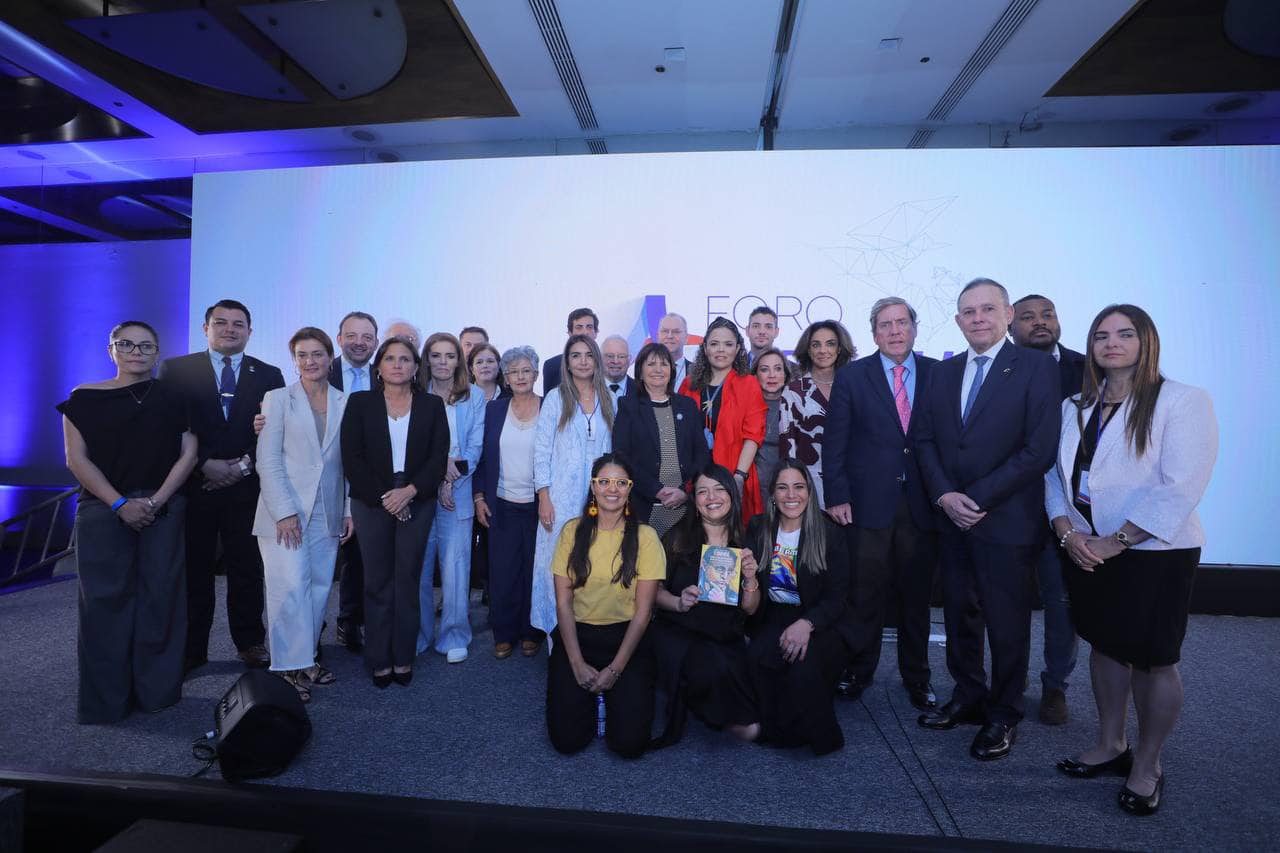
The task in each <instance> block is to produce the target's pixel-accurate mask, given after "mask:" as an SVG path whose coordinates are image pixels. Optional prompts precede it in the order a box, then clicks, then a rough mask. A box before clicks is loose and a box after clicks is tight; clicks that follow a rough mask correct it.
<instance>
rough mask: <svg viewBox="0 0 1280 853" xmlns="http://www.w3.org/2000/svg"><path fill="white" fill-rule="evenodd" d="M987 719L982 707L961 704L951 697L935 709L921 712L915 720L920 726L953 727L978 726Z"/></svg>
mask: <svg viewBox="0 0 1280 853" xmlns="http://www.w3.org/2000/svg"><path fill="white" fill-rule="evenodd" d="M986 721H987V718H986V715H985V714H983V713H982V709H981V708H978V707H975V706H973V705H961V704H960V703H959V702H957V701H956V700H954V699H952V700H951V701H950V702H948V703H947V704H945V705H943V706H942V707H941V708H938V709H937V710H935V711H930V712H929V713H927V714H921V715H920V717H919V719H917V720H916V722H917V723H919V724H920V726H921V728H926V729H938V730H944V729H954V728H955V727H956V726H980V725H982V724H983V723H985V722H986Z"/></svg>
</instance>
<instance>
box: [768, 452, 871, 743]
mask: <svg viewBox="0 0 1280 853" xmlns="http://www.w3.org/2000/svg"><path fill="white" fill-rule="evenodd" d="M770 495H771V498H772V499H771V500H770V501H769V502H768V503H767V504H765V511H764V513H763V514H762V515H757V516H756V517H755V518H753V519H751V524H750V526H749V527H748V529H747V541H748V542H749V543H750V544H751V548H752V550H753V551H754V552H755V558H756V561H757V562H758V563H759V564H760V566H761V572H760V575H761V577H760V587H761V589H760V595H759V596H757V597H756V600H757V602H758V604H757V606H756V607H754V608H751V609H750V610H749V612H751V613H752V619H751V625H750V632H751V646H750V648H749V650H748V652H747V658H748V662H749V666H750V672H751V677H752V680H753V682H754V684H755V688H756V698H757V699H758V701H759V702H760V717H761V720H760V722H761V732H760V739H761V740H762V741H764V742H767V743H776V744H778V745H781V746H801V745H803V744H808V745H809V747H810V748H811V749H813V751H814V754H816V755H823V754H825V753H828V752H832V751H834V750H837V749H840V748H841V747H842V746H844V734H843V733H842V732H841V731H840V723H839V722H838V721H837V720H836V714H835V707H834V706H833V704H832V692H833V689H834V687H835V683H836V679H838V678H839V676H840V670H841V668H842V667H843V666H844V662H845V661H846V660H847V659H848V657H849V651H848V646H847V645H846V643H845V640H844V638H843V637H842V636H841V635H840V631H839V628H840V622H841V617H842V616H843V615H844V608H845V596H846V594H847V592H848V589H849V554H848V550H847V549H846V547H845V537H844V536H843V535H842V534H841V532H840V531H839V530H838V529H837V528H836V527H835V525H834V524H833V523H832V522H831V521H830V520H829V519H828V518H827V516H826V513H824V512H823V511H822V510H821V509H820V508H819V507H818V499H817V495H816V494H815V493H814V490H813V481H812V480H811V479H810V478H809V471H808V469H807V468H806V467H805V466H804V465H802V464H801V463H800V462H798V461H796V460H795V459H784V460H782V461H781V462H780V463H779V464H778V471H777V473H775V474H774V476H773V484H772V488H771V489H770Z"/></svg>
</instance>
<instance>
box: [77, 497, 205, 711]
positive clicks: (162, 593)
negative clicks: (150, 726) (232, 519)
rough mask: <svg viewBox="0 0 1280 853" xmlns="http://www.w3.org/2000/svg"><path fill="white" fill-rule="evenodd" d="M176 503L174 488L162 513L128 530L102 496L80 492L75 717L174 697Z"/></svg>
mask: <svg viewBox="0 0 1280 853" xmlns="http://www.w3.org/2000/svg"><path fill="white" fill-rule="evenodd" d="M142 494H150V492H145V493H142ZM129 497H141V494H130V495H129ZM184 503H185V499H184V498H183V497H182V496H181V495H174V496H173V497H172V498H171V499H170V500H169V503H168V504H167V506H168V512H167V513H166V514H165V516H163V517H162V518H159V519H157V520H156V521H155V522H154V523H153V524H151V525H150V526H149V527H145V528H143V529H142V530H141V531H140V532H135V531H134V530H131V529H130V528H129V527H127V526H125V525H124V524H122V523H121V522H120V519H119V518H117V517H116V514H115V513H114V512H112V511H111V507H109V506H107V505H106V504H104V503H103V502H102V501H100V500H98V499H97V498H94V497H88V496H86V497H81V498H80V502H79V504H78V506H77V507H76V542H77V545H78V547H77V549H76V561H77V563H78V568H77V571H78V573H79V576H80V631H79V641H78V643H77V649H78V656H79V663H80V689H79V694H78V703H77V719H78V720H79V722H81V723H114V722H116V721H118V720H122V719H124V718H125V717H126V716H128V714H129V711H130V710H131V709H132V708H133V707H135V706H136V707H138V708H140V709H142V710H143V711H158V710H160V709H161V708H167V707H168V706H170V705H172V704H174V703H176V702H177V701H178V700H179V699H181V698H182V664H183V660H182V656H183V642H184V639H185V637H186V634H187V608H186V588H187V578H186V572H185V570H184V567H183V559H184V554H183V552H184V546H183V533H184V531H183V505H184Z"/></svg>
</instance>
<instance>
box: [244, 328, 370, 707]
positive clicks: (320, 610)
mask: <svg viewBox="0 0 1280 853" xmlns="http://www.w3.org/2000/svg"><path fill="white" fill-rule="evenodd" d="M289 352H290V353H291V354H292V356H293V362H294V364H295V366H296V367H297V370H298V376H299V380H298V381H297V382H295V383H294V384H292V385H290V386H288V387H287V388H277V389H276V390H274V391H268V392H267V394H266V396H265V397H263V399H262V411H263V414H264V415H265V416H266V418H265V420H266V425H265V427H264V428H263V430H262V432H261V434H260V435H259V436H258V477H259V479H260V480H261V481H262V490H261V493H260V494H259V497H258V510H257V514H256V515H255V517H254V520H253V533H254V535H255V536H257V537H258V549H259V550H260V551H261V552H262V564H263V569H264V577H265V580H266V604H267V638H268V643H269V644H270V650H271V669H272V670H273V671H274V672H278V673H281V675H282V677H283V678H284V679H285V680H286V681H288V682H289V683H290V684H292V685H293V687H294V689H296V690H297V691H298V696H299V697H300V698H301V699H302V701H304V702H306V701H309V700H310V699H311V687H312V685H315V684H332V683H333V682H334V681H336V680H337V679H336V678H335V677H334V675H333V673H332V672H330V671H329V670H327V669H324V668H323V667H321V666H320V665H319V664H318V663H316V644H317V643H319V642H320V629H321V628H322V627H323V625H324V610H325V605H326V603H327V602H328V600H329V588H330V587H331V586H332V585H333V564H334V559H335V558H336V557H337V553H338V545H339V543H340V542H344V541H346V539H347V538H348V537H350V536H351V530H352V526H351V504H350V501H349V499H348V498H347V487H346V481H345V480H344V479H343V473H342V445H341V442H339V441H338V435H339V432H340V429H339V428H340V426H341V424H342V414H343V411H344V410H345V409H346V403H347V396H346V394H344V393H343V392H342V391H339V390H338V389H336V388H334V387H333V386H332V385H330V384H329V363H330V362H331V361H332V360H333V341H331V340H330V339H329V336H328V335H327V334H325V333H324V332H323V331H322V330H320V329H317V328H315V327H312V326H307V327H304V328H302V329H299V330H298V331H297V332H296V333H295V334H294V336H293V337H292V338H290V339H289Z"/></svg>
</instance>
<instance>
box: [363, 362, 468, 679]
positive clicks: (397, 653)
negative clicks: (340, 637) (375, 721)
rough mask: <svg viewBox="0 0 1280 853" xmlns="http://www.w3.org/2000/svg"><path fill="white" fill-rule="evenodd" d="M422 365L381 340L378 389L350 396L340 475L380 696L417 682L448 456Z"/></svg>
mask: <svg viewBox="0 0 1280 853" xmlns="http://www.w3.org/2000/svg"><path fill="white" fill-rule="evenodd" d="M421 363H422V358H421V356H419V355H418V351H417V350H416V349H415V348H414V347H413V345H412V344H410V343H409V342H408V341H407V340H406V339H404V338H388V339H387V340H385V341H383V343H382V346H380V347H379V348H378V353H377V355H376V356H375V357H374V361H373V364H374V369H375V370H376V371H378V375H379V377H380V378H381V382H380V383H379V384H378V386H377V387H376V388H375V389H374V390H372V391H357V392H356V393H354V394H352V395H351V396H349V397H348V398H347V409H346V412H345V413H344V414H343V416H342V469H343V473H345V474H346V476H347V482H348V484H350V487H351V489H350V493H351V517H352V519H353V520H354V521H355V526H356V533H357V534H358V538H359V542H360V556H361V558H362V559H363V561H364V613H365V660H366V662H367V663H368V664H369V667H370V669H372V670H373V683H374V684H375V685H377V686H378V687H380V688H381V687H386V686H387V685H389V684H390V683H391V682H392V681H395V682H396V683H397V684H400V685H407V684H409V682H410V680H412V678H413V658H414V655H415V653H416V651H417V647H416V641H417V638H418V617H419V613H418V579H419V578H420V577H421V575H422V555H423V553H424V552H425V551H426V550H427V534H428V532H429V531H430V530H431V521H432V519H433V518H434V517H435V508H436V493H437V491H438V490H439V488H440V483H441V481H442V480H444V466H445V462H446V461H447V457H448V454H449V424H448V422H447V421H446V420H445V415H444V403H443V402H441V400H440V398H439V397H436V396H433V395H430V394H427V393H426V392H425V391H424V390H423V388H422V386H421V385H420V384H418V367H419V365H420V364H421ZM405 421H408V423H405ZM393 429H394V430H395V432H396V437H394V438H393V436H392V430H393ZM399 436H403V439H401V438H400V437H399Z"/></svg>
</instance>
